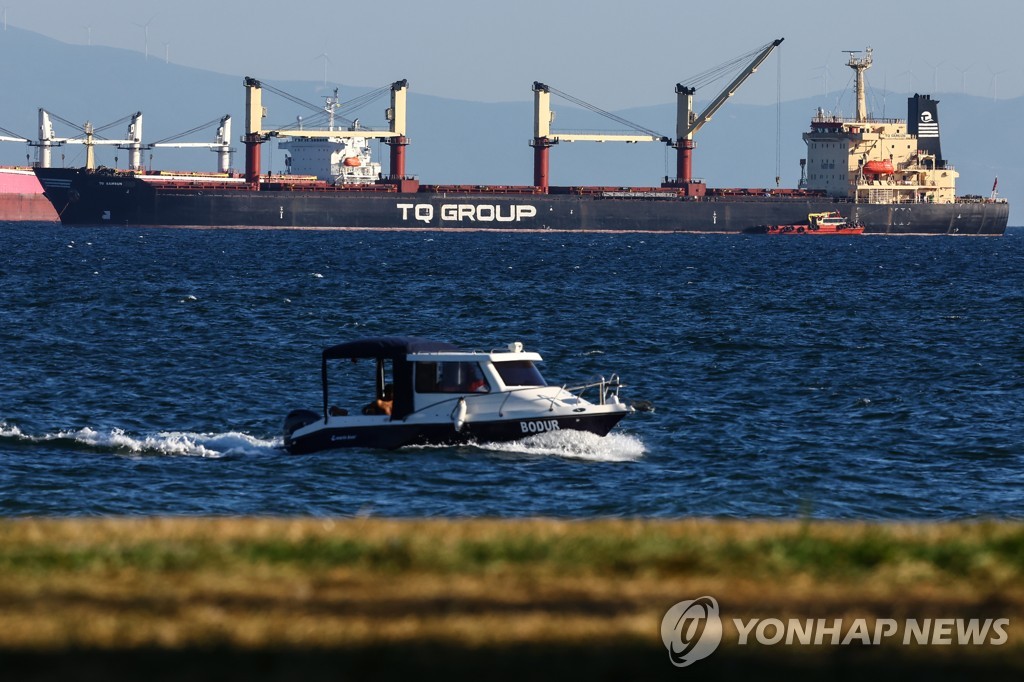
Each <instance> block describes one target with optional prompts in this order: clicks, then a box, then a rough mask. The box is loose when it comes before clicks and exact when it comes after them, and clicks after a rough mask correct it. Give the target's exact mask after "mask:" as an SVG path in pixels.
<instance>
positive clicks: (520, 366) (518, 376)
mask: <svg viewBox="0 0 1024 682" xmlns="http://www.w3.org/2000/svg"><path fill="white" fill-rule="evenodd" d="M494 368H495V369H496V370H498V375H499V376H500V377H501V380H502V381H503V382H504V383H505V385H506V386H547V385H548V384H547V382H546V381H544V377H542V376H541V375H540V370H538V369H537V367H536V366H535V365H534V364H533V362H532V361H530V360H503V361H500V362H495V363H494Z"/></svg>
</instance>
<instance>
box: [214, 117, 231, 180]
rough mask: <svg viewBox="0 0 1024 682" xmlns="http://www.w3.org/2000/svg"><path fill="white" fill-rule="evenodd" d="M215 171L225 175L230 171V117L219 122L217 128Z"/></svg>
mask: <svg viewBox="0 0 1024 682" xmlns="http://www.w3.org/2000/svg"><path fill="white" fill-rule="evenodd" d="M216 149H217V170H219V171H220V172H221V173H227V172H228V171H230V170H231V115H230V114H228V115H226V116H224V118H222V119H221V120H220V127H218V128H217V141H216Z"/></svg>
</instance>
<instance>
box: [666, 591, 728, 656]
mask: <svg viewBox="0 0 1024 682" xmlns="http://www.w3.org/2000/svg"><path fill="white" fill-rule="evenodd" d="M661 641H662V642H664V643H665V648H666V649H668V657H669V659H670V660H671V661H672V665H675V666H677V667H680V668H685V667H686V666H688V665H690V664H691V663H695V662H696V661H699V660H700V659H702V658H707V657H708V656H710V655H711V654H712V653H714V651H715V649H717V648H718V645H719V644H720V643H721V641H722V620H721V619H720V618H719V617H718V602H717V601H715V598H714V597H699V598H697V599H690V600H688V601H681V602H679V603H678V604H676V605H675V606H673V607H672V608H670V609H669V610H668V611H667V612H666V613H665V617H664V618H662V619H661Z"/></svg>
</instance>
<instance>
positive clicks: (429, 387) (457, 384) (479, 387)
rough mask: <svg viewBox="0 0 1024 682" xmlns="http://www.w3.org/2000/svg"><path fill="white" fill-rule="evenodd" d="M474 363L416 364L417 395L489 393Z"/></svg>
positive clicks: (478, 367) (476, 364)
mask: <svg viewBox="0 0 1024 682" xmlns="http://www.w3.org/2000/svg"><path fill="white" fill-rule="evenodd" d="M490 390H491V387H490V385H489V384H488V383H487V379H486V378H485V377H484V373H483V372H482V371H481V370H480V365H479V364H478V363H476V362H417V363H416V392H417V393H489V392H490Z"/></svg>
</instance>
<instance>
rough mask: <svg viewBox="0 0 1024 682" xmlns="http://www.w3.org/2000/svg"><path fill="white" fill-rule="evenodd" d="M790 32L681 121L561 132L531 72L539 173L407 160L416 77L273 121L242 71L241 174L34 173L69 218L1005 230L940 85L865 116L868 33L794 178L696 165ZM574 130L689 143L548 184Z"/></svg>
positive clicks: (809, 136)
mask: <svg viewBox="0 0 1024 682" xmlns="http://www.w3.org/2000/svg"><path fill="white" fill-rule="evenodd" d="M781 42H782V39H778V40H775V41H773V42H771V43H769V44H767V45H765V46H762V47H761V48H758V49H757V50H755V51H753V52H751V53H750V54H751V55H753V58H752V59H751V60H750V61H749V63H746V66H745V67H744V68H743V69H742V70H741V71H740V72H739V74H738V75H737V76H736V77H735V78H734V79H733V80H732V81H731V82H730V83H729V85H728V86H727V87H726V88H725V89H724V90H723V91H722V92H721V93H720V94H719V95H718V97H716V98H715V99H714V100H713V101H712V102H711V103H710V104H709V105H707V107H706V108H705V109H704V110H703V111H702V112H700V113H699V114H698V113H697V112H696V111H695V110H694V108H693V103H694V93H695V88H694V87H691V86H686V85H683V84H679V85H677V86H676V95H677V121H676V130H675V136H674V137H666V136H663V135H659V134H657V133H655V132H654V131H650V130H646V129H641V128H638V131H637V133H636V134H569V133H561V132H556V131H554V130H552V128H551V122H552V119H553V116H552V111H551V108H550V107H551V105H550V98H551V96H552V94H564V93H559V92H558V91H557V90H555V89H554V88H551V87H549V86H547V85H545V84H543V83H539V82H536V83H534V85H533V92H534V136H533V138H532V140H531V141H530V144H531V146H532V147H533V149H534V178H533V180H534V182H533V184H532V185H525V186H475V185H441V184H425V183H420V181H419V180H418V179H417V178H416V177H413V176H409V175H407V174H406V158H405V157H406V148H407V147H408V146H409V139H408V137H407V135H406V97H407V92H408V82H407V81H404V80H402V81H396V82H395V83H392V84H391V85H390V86H389V89H390V99H391V102H390V104H391V106H390V107H389V108H388V109H387V120H388V128H387V129H386V130H372V129H368V128H363V127H360V126H359V125H358V122H355V123H354V124H352V125H350V126H348V127H346V128H343V129H342V128H335V127H334V126H333V125H331V126H328V129H326V130H303V129H301V128H299V129H265V128H264V127H263V117H264V116H265V109H264V108H263V104H262V102H263V100H262V92H263V88H264V84H262V83H261V82H260V81H258V80H256V79H253V78H245V79H244V82H243V83H244V87H245V92H246V133H245V135H244V137H243V138H242V142H243V143H244V144H245V172H244V174H242V173H232V172H222V173H216V174H198V173H177V172H159V171H157V172H154V171H146V170H144V169H142V168H134V169H131V170H125V171H121V170H113V169H109V168H96V169H94V168H91V167H86V168H75V169H59V168H37V169H36V174H37V175H38V177H39V180H40V182H41V184H42V186H43V188H44V192H45V195H46V197H47V199H49V200H50V202H52V204H53V206H54V208H55V210H56V212H57V214H58V215H59V216H60V219H61V221H62V222H63V223H65V224H69V225H88V224H120V225H154V226H210V227H232V226H241V227H278V228H298V227H303V228H305V227H310V228H362V229H374V228H376V229H417V228H418V229H431V230H436V229H456V230H458V229H463V230H466V229H470V230H488V229H499V230H559V231H627V232H629V231H644V232H647V231H649V232H697V233H750V232H752V231H756V230H757V228H758V227H759V226H764V225H793V224H802V223H806V222H807V216H808V215H809V214H812V213H838V214H839V215H840V216H841V217H842V218H844V219H846V220H848V221H850V222H851V223H854V224H857V225H863V226H864V233H865V234H892V235H925V234H929V235H938V234H949V235H1002V234H1003V233H1004V232H1005V230H1006V225H1007V221H1008V218H1009V205H1008V203H1007V202H1006V201H1004V200H1001V199H998V198H997V197H996V196H995V192H994V191H993V195H992V196H990V197H980V196H974V197H958V196H957V195H956V190H955V187H956V178H957V176H958V174H957V172H956V170H955V168H954V167H953V166H952V165H950V164H949V163H948V162H947V161H946V159H944V158H943V156H942V152H941V147H940V134H939V118H938V101H937V100H934V99H932V98H931V97H930V96H928V95H919V94H915V95H914V96H913V97H910V98H909V99H908V105H907V109H908V111H907V118H906V119H894V118H891V119H890V118H887V119H878V118H874V117H870V116H868V113H867V107H866V104H865V99H866V98H865V88H866V86H865V71H866V70H867V69H868V68H869V67H870V66H871V63H872V52H871V49H870V48H868V50H866V52H865V53H861V52H852V53H850V58H849V62H848V64H847V65H848V66H849V67H850V68H852V69H853V70H854V71H855V72H856V101H857V105H856V107H857V108H856V113H855V116H853V117H852V118H844V117H840V116H836V115H832V114H829V113H827V112H825V111H824V110H822V109H819V110H818V111H817V113H816V114H815V115H814V116H813V118H812V120H811V125H810V130H809V131H808V132H806V133H804V135H803V139H804V141H805V143H806V145H807V158H806V159H803V160H801V167H802V171H801V181H800V185H799V186H798V187H797V188H793V189H778V188H776V189H715V188H710V187H708V186H707V185H706V184H705V182H704V181H703V180H700V179H696V178H694V177H693V173H692V164H693V150H694V148H695V146H696V145H695V142H694V136H695V134H696V133H697V132H698V131H699V130H700V129H701V128H702V127H703V126H704V125H705V124H706V123H707V122H708V121H710V120H711V117H712V116H713V115H714V114H715V113H716V112H717V111H718V109H719V108H720V107H721V106H722V105H723V104H724V103H725V102H726V101H727V100H728V99H729V97H731V96H732V95H733V94H734V93H735V92H736V90H737V89H738V88H739V86H740V85H741V84H742V83H743V82H744V80H746V78H748V77H749V76H750V75H751V74H753V73H754V72H755V71H756V70H757V68H758V66H759V65H760V64H761V63H762V62H763V61H764V60H765V59H766V58H767V57H768V55H769V54H770V53H771V52H772V50H774V48H776V47H778V45H779V44H780V43H781ZM604 113H607V112H604ZM620 120H621V119H620ZM279 138H290V139H289V140H288V141H287V142H286V143H285V144H283V145H282V147H284V148H285V149H286V150H287V151H288V152H289V154H290V157H289V159H288V162H289V172H288V173H287V174H279V175H270V174H267V175H264V174H262V171H261V157H260V148H261V145H262V144H263V143H265V142H267V141H269V140H272V139H279ZM371 139H381V140H383V141H384V142H385V143H386V144H387V145H388V146H389V148H390V167H389V173H388V174H387V175H384V174H383V173H381V172H380V170H379V168H380V166H379V165H378V164H376V163H375V162H373V161H372V160H371V159H370V157H369V150H370V148H369V145H368V141H369V140H371ZM576 141H596V142H627V143H638V142H656V143H657V142H661V143H666V144H668V145H669V146H671V147H673V148H674V149H675V150H676V159H677V161H676V177H674V178H665V179H664V182H662V183H661V184H660V186H651V187H583V186H553V185H551V184H550V183H549V182H548V168H549V155H550V152H551V148H552V147H553V146H555V145H557V144H559V143H561V142H576Z"/></svg>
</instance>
